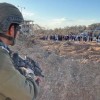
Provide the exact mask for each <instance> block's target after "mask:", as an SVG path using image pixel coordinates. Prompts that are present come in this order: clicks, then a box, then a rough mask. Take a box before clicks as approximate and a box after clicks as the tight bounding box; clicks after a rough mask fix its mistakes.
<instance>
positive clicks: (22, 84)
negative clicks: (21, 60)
mask: <svg viewBox="0 0 100 100" xmlns="http://www.w3.org/2000/svg"><path fill="white" fill-rule="evenodd" d="M1 51H2V50H1ZM1 51H0V93H3V94H4V95H5V96H7V97H10V98H11V99H12V100H14V99H15V100H32V99H33V98H35V97H36V96H37V94H38V85H37V84H36V82H35V81H34V80H31V79H26V78H25V77H24V76H23V75H21V74H20V73H19V72H18V71H17V70H16V69H15V68H14V66H13V64H12V61H11V59H10V56H9V54H7V53H5V52H3V51H2V52H1Z"/></svg>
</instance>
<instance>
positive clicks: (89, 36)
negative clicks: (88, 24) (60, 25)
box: [40, 32, 100, 42]
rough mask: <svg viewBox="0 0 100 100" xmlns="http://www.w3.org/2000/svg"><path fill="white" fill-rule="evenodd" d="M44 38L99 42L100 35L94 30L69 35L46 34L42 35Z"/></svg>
mask: <svg viewBox="0 0 100 100" xmlns="http://www.w3.org/2000/svg"><path fill="white" fill-rule="evenodd" d="M40 39H42V40H54V41H63V40H65V41H85V42H86V41H97V42H99V39H100V36H99V34H98V35H94V34H93V33H92V32H86V33H80V34H76V35H75V34H69V35H58V34H54V35H46V36H43V37H41V38H40Z"/></svg>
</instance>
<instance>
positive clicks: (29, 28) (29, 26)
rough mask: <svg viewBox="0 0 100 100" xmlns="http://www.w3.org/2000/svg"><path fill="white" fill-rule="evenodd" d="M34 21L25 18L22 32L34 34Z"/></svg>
mask: <svg viewBox="0 0 100 100" xmlns="http://www.w3.org/2000/svg"><path fill="white" fill-rule="evenodd" d="M33 26H34V24H33V21H32V20H24V22H23V24H22V25H21V32H22V33H23V34H26V35H32V34H33Z"/></svg>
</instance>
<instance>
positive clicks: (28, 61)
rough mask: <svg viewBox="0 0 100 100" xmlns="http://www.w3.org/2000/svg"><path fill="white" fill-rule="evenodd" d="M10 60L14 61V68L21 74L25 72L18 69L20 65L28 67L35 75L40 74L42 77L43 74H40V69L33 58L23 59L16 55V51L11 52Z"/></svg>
mask: <svg viewBox="0 0 100 100" xmlns="http://www.w3.org/2000/svg"><path fill="white" fill-rule="evenodd" d="M12 60H13V63H14V66H15V68H16V69H17V70H18V71H19V72H20V73H21V74H22V75H25V73H23V72H22V71H21V70H20V69H21V68H22V67H24V68H28V69H31V70H32V71H33V72H34V74H35V76H41V77H44V75H43V74H42V69H41V68H40V67H39V64H38V63H36V62H35V61H34V60H33V59H31V58H30V57H26V58H25V59H23V58H22V57H20V56H19V55H18V53H13V54H12Z"/></svg>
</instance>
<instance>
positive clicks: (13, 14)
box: [0, 3, 23, 33]
mask: <svg viewBox="0 0 100 100" xmlns="http://www.w3.org/2000/svg"><path fill="white" fill-rule="evenodd" d="M22 22H23V16H22V14H21V12H20V11H19V9H18V8H17V7H15V6H14V5H12V4H9V3H0V33H5V32H7V31H8V29H9V27H10V25H11V24H12V23H16V24H21V23H22Z"/></svg>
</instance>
